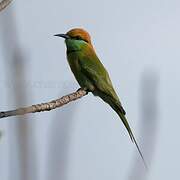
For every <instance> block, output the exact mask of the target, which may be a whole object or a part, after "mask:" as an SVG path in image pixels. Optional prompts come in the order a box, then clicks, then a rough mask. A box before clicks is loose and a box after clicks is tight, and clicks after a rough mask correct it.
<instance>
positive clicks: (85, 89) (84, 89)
mask: <svg viewBox="0 0 180 180" xmlns="http://www.w3.org/2000/svg"><path fill="white" fill-rule="evenodd" d="M80 90H83V91H86V94H88V92H89V91H88V89H87V88H85V87H83V88H82V87H81V88H79V89H78V90H77V91H80Z"/></svg>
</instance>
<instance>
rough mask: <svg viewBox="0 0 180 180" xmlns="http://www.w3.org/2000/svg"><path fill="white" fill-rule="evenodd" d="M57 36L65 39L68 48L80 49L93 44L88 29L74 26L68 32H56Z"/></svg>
mask: <svg viewBox="0 0 180 180" xmlns="http://www.w3.org/2000/svg"><path fill="white" fill-rule="evenodd" d="M55 36H58V37H62V38H64V39H65V43H66V46H67V49H68V50H78V49H79V50H80V49H81V48H82V47H83V46H87V45H89V46H91V47H92V44H91V37H90V35H89V33H88V32H87V31H85V30H84V29H81V28H74V29H71V30H70V31H68V32H67V33H66V34H56V35H55Z"/></svg>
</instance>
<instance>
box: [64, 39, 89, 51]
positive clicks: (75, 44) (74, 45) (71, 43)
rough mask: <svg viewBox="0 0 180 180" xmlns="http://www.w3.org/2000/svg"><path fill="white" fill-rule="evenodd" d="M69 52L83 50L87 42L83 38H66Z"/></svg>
mask: <svg viewBox="0 0 180 180" xmlns="http://www.w3.org/2000/svg"><path fill="white" fill-rule="evenodd" d="M65 43H66V47H67V53H72V52H77V51H81V50H82V49H83V48H84V47H85V46H86V45H87V44H86V43H85V42H84V41H82V40H74V39H67V40H65Z"/></svg>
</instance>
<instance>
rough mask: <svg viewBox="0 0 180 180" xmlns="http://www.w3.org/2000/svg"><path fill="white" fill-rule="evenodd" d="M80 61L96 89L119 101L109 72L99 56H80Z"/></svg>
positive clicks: (81, 67) (83, 71) (82, 68)
mask: <svg viewBox="0 0 180 180" xmlns="http://www.w3.org/2000/svg"><path fill="white" fill-rule="evenodd" d="M78 61H79V65H80V69H81V71H82V73H83V74H84V76H86V77H87V78H88V79H89V80H90V81H91V83H92V84H93V85H94V86H95V88H96V90H98V91H100V92H101V93H104V94H105V95H107V96H109V97H111V98H112V99H113V100H115V101H118V102H119V98H118V96H117V94H116V92H115V90H114V88H113V85H112V82H111V80H110V77H109V74H108V72H107V71H106V69H105V67H104V66H103V64H102V63H101V62H100V60H99V59H98V57H97V56H96V55H95V54H94V55H93V56H92V55H91V57H88V56H86V57H85V58H79V60H78Z"/></svg>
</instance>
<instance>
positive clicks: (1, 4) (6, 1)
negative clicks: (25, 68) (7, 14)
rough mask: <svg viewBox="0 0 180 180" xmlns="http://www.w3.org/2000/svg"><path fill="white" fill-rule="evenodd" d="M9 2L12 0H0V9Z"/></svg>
mask: <svg viewBox="0 0 180 180" xmlns="http://www.w3.org/2000/svg"><path fill="white" fill-rule="evenodd" d="M11 2H12V0H2V1H1V2H0V11H2V10H3V9H5V8H6V7H7V6H8V5H9V4H10V3H11Z"/></svg>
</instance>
